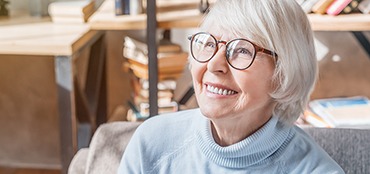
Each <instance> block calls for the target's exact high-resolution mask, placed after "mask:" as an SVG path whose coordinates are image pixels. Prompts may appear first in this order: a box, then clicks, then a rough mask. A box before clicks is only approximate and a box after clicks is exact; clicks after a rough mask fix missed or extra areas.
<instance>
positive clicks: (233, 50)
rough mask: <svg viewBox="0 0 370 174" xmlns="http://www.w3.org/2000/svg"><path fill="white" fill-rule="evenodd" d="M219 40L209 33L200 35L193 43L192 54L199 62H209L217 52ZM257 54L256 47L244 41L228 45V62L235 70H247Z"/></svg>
mask: <svg viewBox="0 0 370 174" xmlns="http://www.w3.org/2000/svg"><path fill="white" fill-rule="evenodd" d="M217 43H218V42H217V40H216V39H215V38H214V37H213V36H212V35H210V34H208V33H198V34H196V35H194V36H193V38H192V41H191V53H192V56H193V57H194V59H196V60H197V61H199V62H207V61H209V60H210V59H211V58H212V57H213V56H214V55H215V54H216V52H217V45H218V44H217ZM255 54H256V51H255V48H254V45H253V44H252V43H250V42H249V41H247V40H244V39H235V40H232V41H231V42H229V43H227V45H226V59H227V62H228V63H229V64H230V65H231V66H232V67H234V68H235V69H246V68H248V67H249V66H250V65H251V64H252V63H253V59H254V56H255Z"/></svg>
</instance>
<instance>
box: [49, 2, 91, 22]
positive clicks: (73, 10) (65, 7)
mask: <svg viewBox="0 0 370 174" xmlns="http://www.w3.org/2000/svg"><path fill="white" fill-rule="evenodd" d="M48 12H49V15H50V17H51V20H52V21H53V22H55V23H85V22H87V20H88V19H89V17H90V16H91V15H92V14H93V13H94V12H95V1H90V0H83V1H58V2H53V3H51V4H49V6H48Z"/></svg>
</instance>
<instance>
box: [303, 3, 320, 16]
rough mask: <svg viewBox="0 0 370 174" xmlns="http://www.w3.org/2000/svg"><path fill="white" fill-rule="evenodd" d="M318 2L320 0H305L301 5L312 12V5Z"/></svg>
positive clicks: (307, 11) (306, 11)
mask: <svg viewBox="0 0 370 174" xmlns="http://www.w3.org/2000/svg"><path fill="white" fill-rule="evenodd" d="M317 2H318V0H305V1H304V2H303V3H302V4H301V7H302V9H303V11H304V12H305V13H310V12H311V10H312V7H313V6H314V5H315V4H316V3H317Z"/></svg>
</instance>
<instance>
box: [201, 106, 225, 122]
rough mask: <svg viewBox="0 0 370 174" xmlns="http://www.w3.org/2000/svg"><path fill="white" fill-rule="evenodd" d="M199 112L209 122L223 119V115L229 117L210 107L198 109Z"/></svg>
mask: <svg viewBox="0 0 370 174" xmlns="http://www.w3.org/2000/svg"><path fill="white" fill-rule="evenodd" d="M200 111H201V112H202V114H203V115H204V116H205V117H207V118H208V119H211V120H212V119H219V118H223V117H225V115H229V114H225V113H223V112H220V111H219V110H215V109H214V108H211V107H200Z"/></svg>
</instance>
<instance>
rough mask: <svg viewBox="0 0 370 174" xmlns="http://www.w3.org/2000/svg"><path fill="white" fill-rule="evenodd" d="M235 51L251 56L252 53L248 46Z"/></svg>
mask: <svg viewBox="0 0 370 174" xmlns="http://www.w3.org/2000/svg"><path fill="white" fill-rule="evenodd" d="M234 52H235V53H237V54H245V55H248V56H251V55H252V52H251V51H249V50H248V49H246V48H238V49H236V50H235V51H234Z"/></svg>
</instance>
